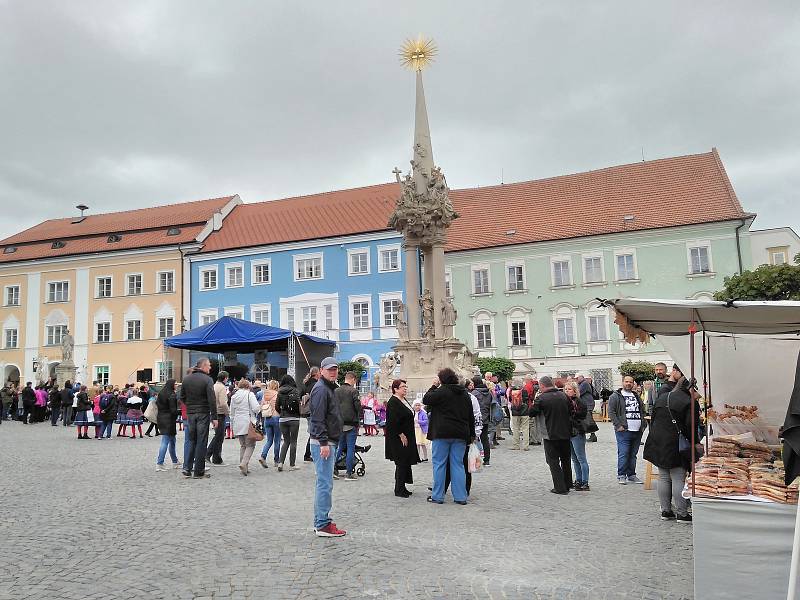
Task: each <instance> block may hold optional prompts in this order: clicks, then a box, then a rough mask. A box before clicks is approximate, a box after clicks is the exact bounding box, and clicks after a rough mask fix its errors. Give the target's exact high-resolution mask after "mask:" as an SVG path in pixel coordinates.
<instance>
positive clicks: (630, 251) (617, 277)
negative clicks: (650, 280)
mask: <svg viewBox="0 0 800 600" xmlns="http://www.w3.org/2000/svg"><path fill="white" fill-rule="evenodd" d="M628 254H629V255H631V256H633V279H621V278H620V272H619V257H620V256H626V255H628ZM637 281H639V260H638V258H637V256H636V248H615V249H614V283H626V282H637Z"/></svg>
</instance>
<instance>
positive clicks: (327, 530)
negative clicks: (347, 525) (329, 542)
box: [316, 522, 347, 537]
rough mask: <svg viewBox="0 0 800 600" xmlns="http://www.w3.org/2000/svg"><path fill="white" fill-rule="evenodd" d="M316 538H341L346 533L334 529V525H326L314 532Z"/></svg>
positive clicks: (336, 528)
mask: <svg viewBox="0 0 800 600" xmlns="http://www.w3.org/2000/svg"><path fill="white" fill-rule="evenodd" d="M316 533H317V537H342V536H343V535H345V534H346V533H347V532H346V531H343V530H342V529H339V528H338V527H336V523H333V522H331V523H328V524H327V525H325V527H322V528H321V529H317V530H316Z"/></svg>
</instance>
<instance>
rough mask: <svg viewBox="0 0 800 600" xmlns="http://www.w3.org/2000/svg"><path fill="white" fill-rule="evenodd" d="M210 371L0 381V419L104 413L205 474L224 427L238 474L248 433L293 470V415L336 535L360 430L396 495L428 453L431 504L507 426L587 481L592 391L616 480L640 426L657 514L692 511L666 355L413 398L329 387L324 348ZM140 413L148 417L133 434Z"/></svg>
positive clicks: (678, 391) (66, 420) (685, 419)
mask: <svg viewBox="0 0 800 600" xmlns="http://www.w3.org/2000/svg"><path fill="white" fill-rule="evenodd" d="M210 371H211V363H210V361H209V360H208V359H201V360H199V361H198V362H197V364H196V365H195V367H194V368H192V369H191V370H190V371H189V372H188V373H187V374H186V375H185V376H184V378H183V381H182V382H181V383H177V382H176V381H175V380H174V379H171V380H169V381H167V382H166V383H165V384H164V386H163V387H162V388H160V389H159V390H156V389H153V388H151V387H150V386H148V385H146V384H142V385H126V386H124V387H123V388H119V387H116V386H110V385H108V386H101V385H99V384H97V383H96V382H95V383H94V384H93V385H92V386H90V387H88V388H87V386H86V385H81V384H80V383H75V384H73V383H71V382H66V383H65V384H64V386H63V387H61V388H59V386H58V385H57V384H56V383H55V382H54V381H50V382H47V383H44V384H39V385H37V386H33V385H32V384H31V383H27V384H26V385H25V387H23V388H21V389H19V386H17V385H15V384H13V383H11V382H7V383H6V385H4V386H3V388H2V389H0V400H2V413H0V423H1V422H2V421H3V420H6V419H8V418H9V417H10V418H12V419H15V420H19V421H20V422H22V423H23V424H26V425H27V424H30V423H42V422H46V421H47V420H48V419H49V422H50V424H51V425H52V426H57V425H58V424H59V422H60V423H61V424H62V425H63V426H75V428H76V432H77V438H78V439H82V440H83V439H89V438H90V436H89V431H90V430H92V431H93V432H94V437H95V439H108V438H110V437H112V434H113V426H114V425H115V424H116V425H117V426H118V427H117V434H116V435H117V437H129V438H131V439H135V438H136V437H137V436H136V433H137V432H138V434H139V436H138V437H139V438H140V439H141V438H142V437H143V436H144V435H146V436H151V435H156V436H160V437H161V443H160V445H159V449H158V453H157V457H156V471H166V470H168V469H167V468H166V467H165V466H164V463H165V460H166V457H167V453H169V457H170V459H171V462H172V467H173V468H174V469H181V471H182V474H183V476H184V477H186V478H194V479H207V478H209V477H210V476H211V475H210V473H208V472H206V467H207V465H223V464H224V463H223V460H222V447H223V443H224V440H225V439H232V438H235V439H236V440H238V442H239V463H238V468H239V471H240V473H241V475H242V476H243V477H247V476H249V475H250V473H251V472H250V463H251V460H252V456H253V454H254V452H255V447H256V442H258V441H261V440H264V444H263V446H262V449H261V453H260V457H259V458H258V463H259V464H260V465H261V466H262V467H263V468H264V469H268V468H270V466H272V467H274V468H276V469H277V470H278V471H279V472H282V471H284V470H289V471H294V470H297V469H298V468H299V465H298V464H297V443H298V433H299V429H300V422H301V420H302V419H305V420H306V421H307V423H308V432H309V438H308V443H307V445H306V451H305V455H304V460H306V461H310V462H313V463H314V469H315V473H316V482H315V494H314V530H315V531H316V533H317V535H319V536H326V537H338V536H342V535H345V531H344V530H342V529H339V528H338V527H337V526H336V523H334V522H333V520H332V518H331V517H330V511H331V506H332V490H333V481H334V480H337V479H343V480H344V481H357V480H358V476H357V475H356V473H355V466H356V452H357V450H361V451H365V450H368V448H369V447H367V448H361V447H359V446H358V445H357V438H358V436H359V435H365V436H371V435H380V434H383V435H384V436H385V438H386V439H385V458H386V459H388V460H391V461H392V462H394V463H395V476H394V495H395V496H397V497H399V498H409V497H410V496H412V494H413V492H412V491H411V490H410V489H408V485H409V484H412V483H413V468H412V467H413V466H414V465H417V464H419V463H421V462H428V461H430V462H431V463H432V465H431V467H432V474H433V483H432V485H431V487H430V488H429V489H430V492H431V493H430V495H428V497H427V501H428V502H430V503H433V504H443V503H444V501H445V495H446V494H447V491H448V489H450V490H452V497H453V501H454V502H455V503H457V504H460V505H466V504H467V503H468V501H469V495H470V491H471V487H472V473H473V472H474V471H475V470H477V469H478V468H479V467H481V466H482V467H489V466H491V464H492V463H491V457H492V450H493V449H496V448H498V447H499V444H500V441H502V440H504V439H506V438H504V437H503V435H502V434H503V433H507V434H508V435H510V438H511V439H510V442H511V443H510V445H509V446H508V449H509V450H512V451H514V450H516V451H527V450H529V449H530V446H536V445H541V446H543V449H544V457H545V461H546V463H547V465H548V467H549V469H550V473H551V477H552V481H553V487H552V489H551V490H550V491H551V492H552V493H554V494H557V495H566V494H569V493H570V492H573V491H574V492H588V491H590V489H591V488H590V486H589V460H588V458H587V453H586V444H587V442H592V441H596V440H597V437H596V432H597V431H598V426H597V424H596V423H595V421H594V417H593V415H594V410H595V407H596V403H597V401H599V400H601V399H602V405H601V411H602V413H603V414H607V415H608V419H609V420H610V421H611V423H612V425H613V429H614V433H615V437H616V445H617V482H618V483H620V484H625V485H627V484H641V483H643V482H642V480H641V479H640V478H639V477H638V476H637V474H636V463H637V456H638V452H639V448H640V445H641V443H642V438H643V435H644V432H645V430H646V428H647V427H648V424H649V425H650V427H651V432H650V435H649V437H648V439H647V441H646V444H645V449H644V457H645V458H646V459H647V460H649V461H650V462H652V463H653V464H654V465H655V466H657V467H658V469H659V485H658V488H659V499H660V503H661V509H662V512H661V518H662V519H663V520H676V521H679V522H691V514H690V513H689V506H688V502H687V501H686V500H685V499H683V497H682V495H681V491H682V489H683V482H684V481H685V478H686V473H687V472H688V471H689V470H690V469H691V466H692V465H691V464H689V462H690V461H689V459H688V456H687V454H686V453H685V452H683V451H682V448H681V444H680V439H679V438H681V437H683V438H687V439H688V438H689V437H690V433H689V432H690V429H691V422H692V419H691V411H692V410H694V411H695V419H694V422H695V423H699V422H700V419H699V408H698V403H697V400H698V393H697V389H696V385H695V384H694V382H693V381H688V380H687V379H686V378H685V377H684V376H683V373H682V372H681V371H680V369H679V367H678V366H677V365H675V366H673V368H672V371H671V373H670V374H669V376H667V367H666V365H665V364H663V363H659V364H658V365H656V369H655V372H656V376H655V379H654V380H653V381H645V382H643V385H642V386H641V387H640V386H639V385H638V384H637V383H636V381H634V379H633V377H630V376H626V377H624V378H623V381H622V387H621V388H619V389H618V390H616V391H613V392H610V391H607V390H602V391H601V392H598V390H597V389H596V388H595V387H594V385H593V382H592V380H591V378H590V377H586V376H584V375H582V374H577V375H576V376H574V377H567V378H553V377H550V376H542V377H540V378H539V379H538V380H537V379H536V378H534V376H533V375H528V376H525V377H524V378H514V379H512V380H511V381H510V382H509V383H508V384H506V383H504V382H501V381H498V378H497V377H496V376H493V375H492V373H485V374H484V375H483V376H476V377H473V378H472V379H468V380H459V378H458V376H457V375H456V373H455V372H454V371H453V370H451V369H447V368H446V369H442V370H441V371H440V372H439V374H438V376H437V377H436V378H435V379H434V380H433V381H432V383H431V386H430V389H428V391H427V392H425V393H424V394H421V396H422V397H421V398H420V397H419V396H418V397H417V398H416V399H414V400H413V401H412V400H411V399H410V398H409V397H408V393H409V389H408V384H407V382H406V381H405V380H403V379H395V380H394V381H392V382H391V388H390V389H391V396H390V397H389V399H388V400H387V401H386V402H383V401H381V400H380V399H379V398H378V397H376V395H375V394H374V393H372V392H369V393H367V394H365V395H364V396H363V397H362V395H361V394H360V392H359V390H358V376H357V374H356V373H355V372H348V373H346V374H344V377H343V383H341V384H339V383H338V379H339V368H338V363H337V361H336V360H335V359H334V358H325V359H323V360H322V361H321V364H320V365H319V367H313V368H312V369H311V370H310V371H309V373H308V374H307V376H306V377H305V378H304V380H303V381H302V382H300V383H298V382H296V381H295V380H294V378H293V377H292V376H290V375H284V376H283V377H282V378H281V379H280V380H279V381H278V380H272V381H268V382H266V383H263V382H261V381H259V380H256V381H252V382H251V381H250V380H248V379H246V378H242V379H240V380H238V381H235V382H234V381H233V380H232V379H231V377H230V376H229V374H228V373H227V372H225V371H220V372H219V373H218V374H217V377H216V381H214V380H212V378H211V377H210V376H209V373H210ZM692 407H694V408H693V409H692ZM145 415H147V418H145ZM145 420H147V421H149V427H148V430H147V432H146V433H144V434H143V433H142V425H143V423H144V421H145ZM504 425H505V427H504ZM179 427H180V428H184V427H185V436H184V447H183V462H181V461H180V460H179V458H178V455H177V451H176V438H177V431H178V428H179ZM362 427H363V433H362ZM128 432H130V433H128ZM153 432H154V433H153ZM210 432H211V435H212V438H211V440H210V441H209V434H210ZM270 454H271V455H272V461H271V465H270ZM287 458H288V465H287V464H286V461H287ZM476 462H477V463H479V464H477V465H476V464H475V463H476ZM342 471H344V472H343V473H342ZM361 473H362V474H363V472H361Z"/></svg>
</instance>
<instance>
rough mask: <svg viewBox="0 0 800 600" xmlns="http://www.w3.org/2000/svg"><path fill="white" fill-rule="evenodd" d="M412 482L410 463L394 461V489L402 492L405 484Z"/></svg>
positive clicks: (396, 491) (404, 489)
mask: <svg viewBox="0 0 800 600" xmlns="http://www.w3.org/2000/svg"><path fill="white" fill-rule="evenodd" d="M407 483H414V479H413V477H412V475H411V465H405V464H401V463H394V491H395V493H402V492H404V491H406V484H407Z"/></svg>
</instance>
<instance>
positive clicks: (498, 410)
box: [491, 404, 506, 425]
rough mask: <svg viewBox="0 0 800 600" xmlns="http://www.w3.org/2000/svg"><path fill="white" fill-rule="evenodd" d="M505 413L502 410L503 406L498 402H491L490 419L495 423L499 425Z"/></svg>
mask: <svg viewBox="0 0 800 600" xmlns="http://www.w3.org/2000/svg"><path fill="white" fill-rule="evenodd" d="M505 416H506V414H505V413H504V412H503V407H502V406H500V405H499V404H492V408H491V419H492V423H494V424H495V425H500V424H501V423H502V422H503V419H504V418H505Z"/></svg>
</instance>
